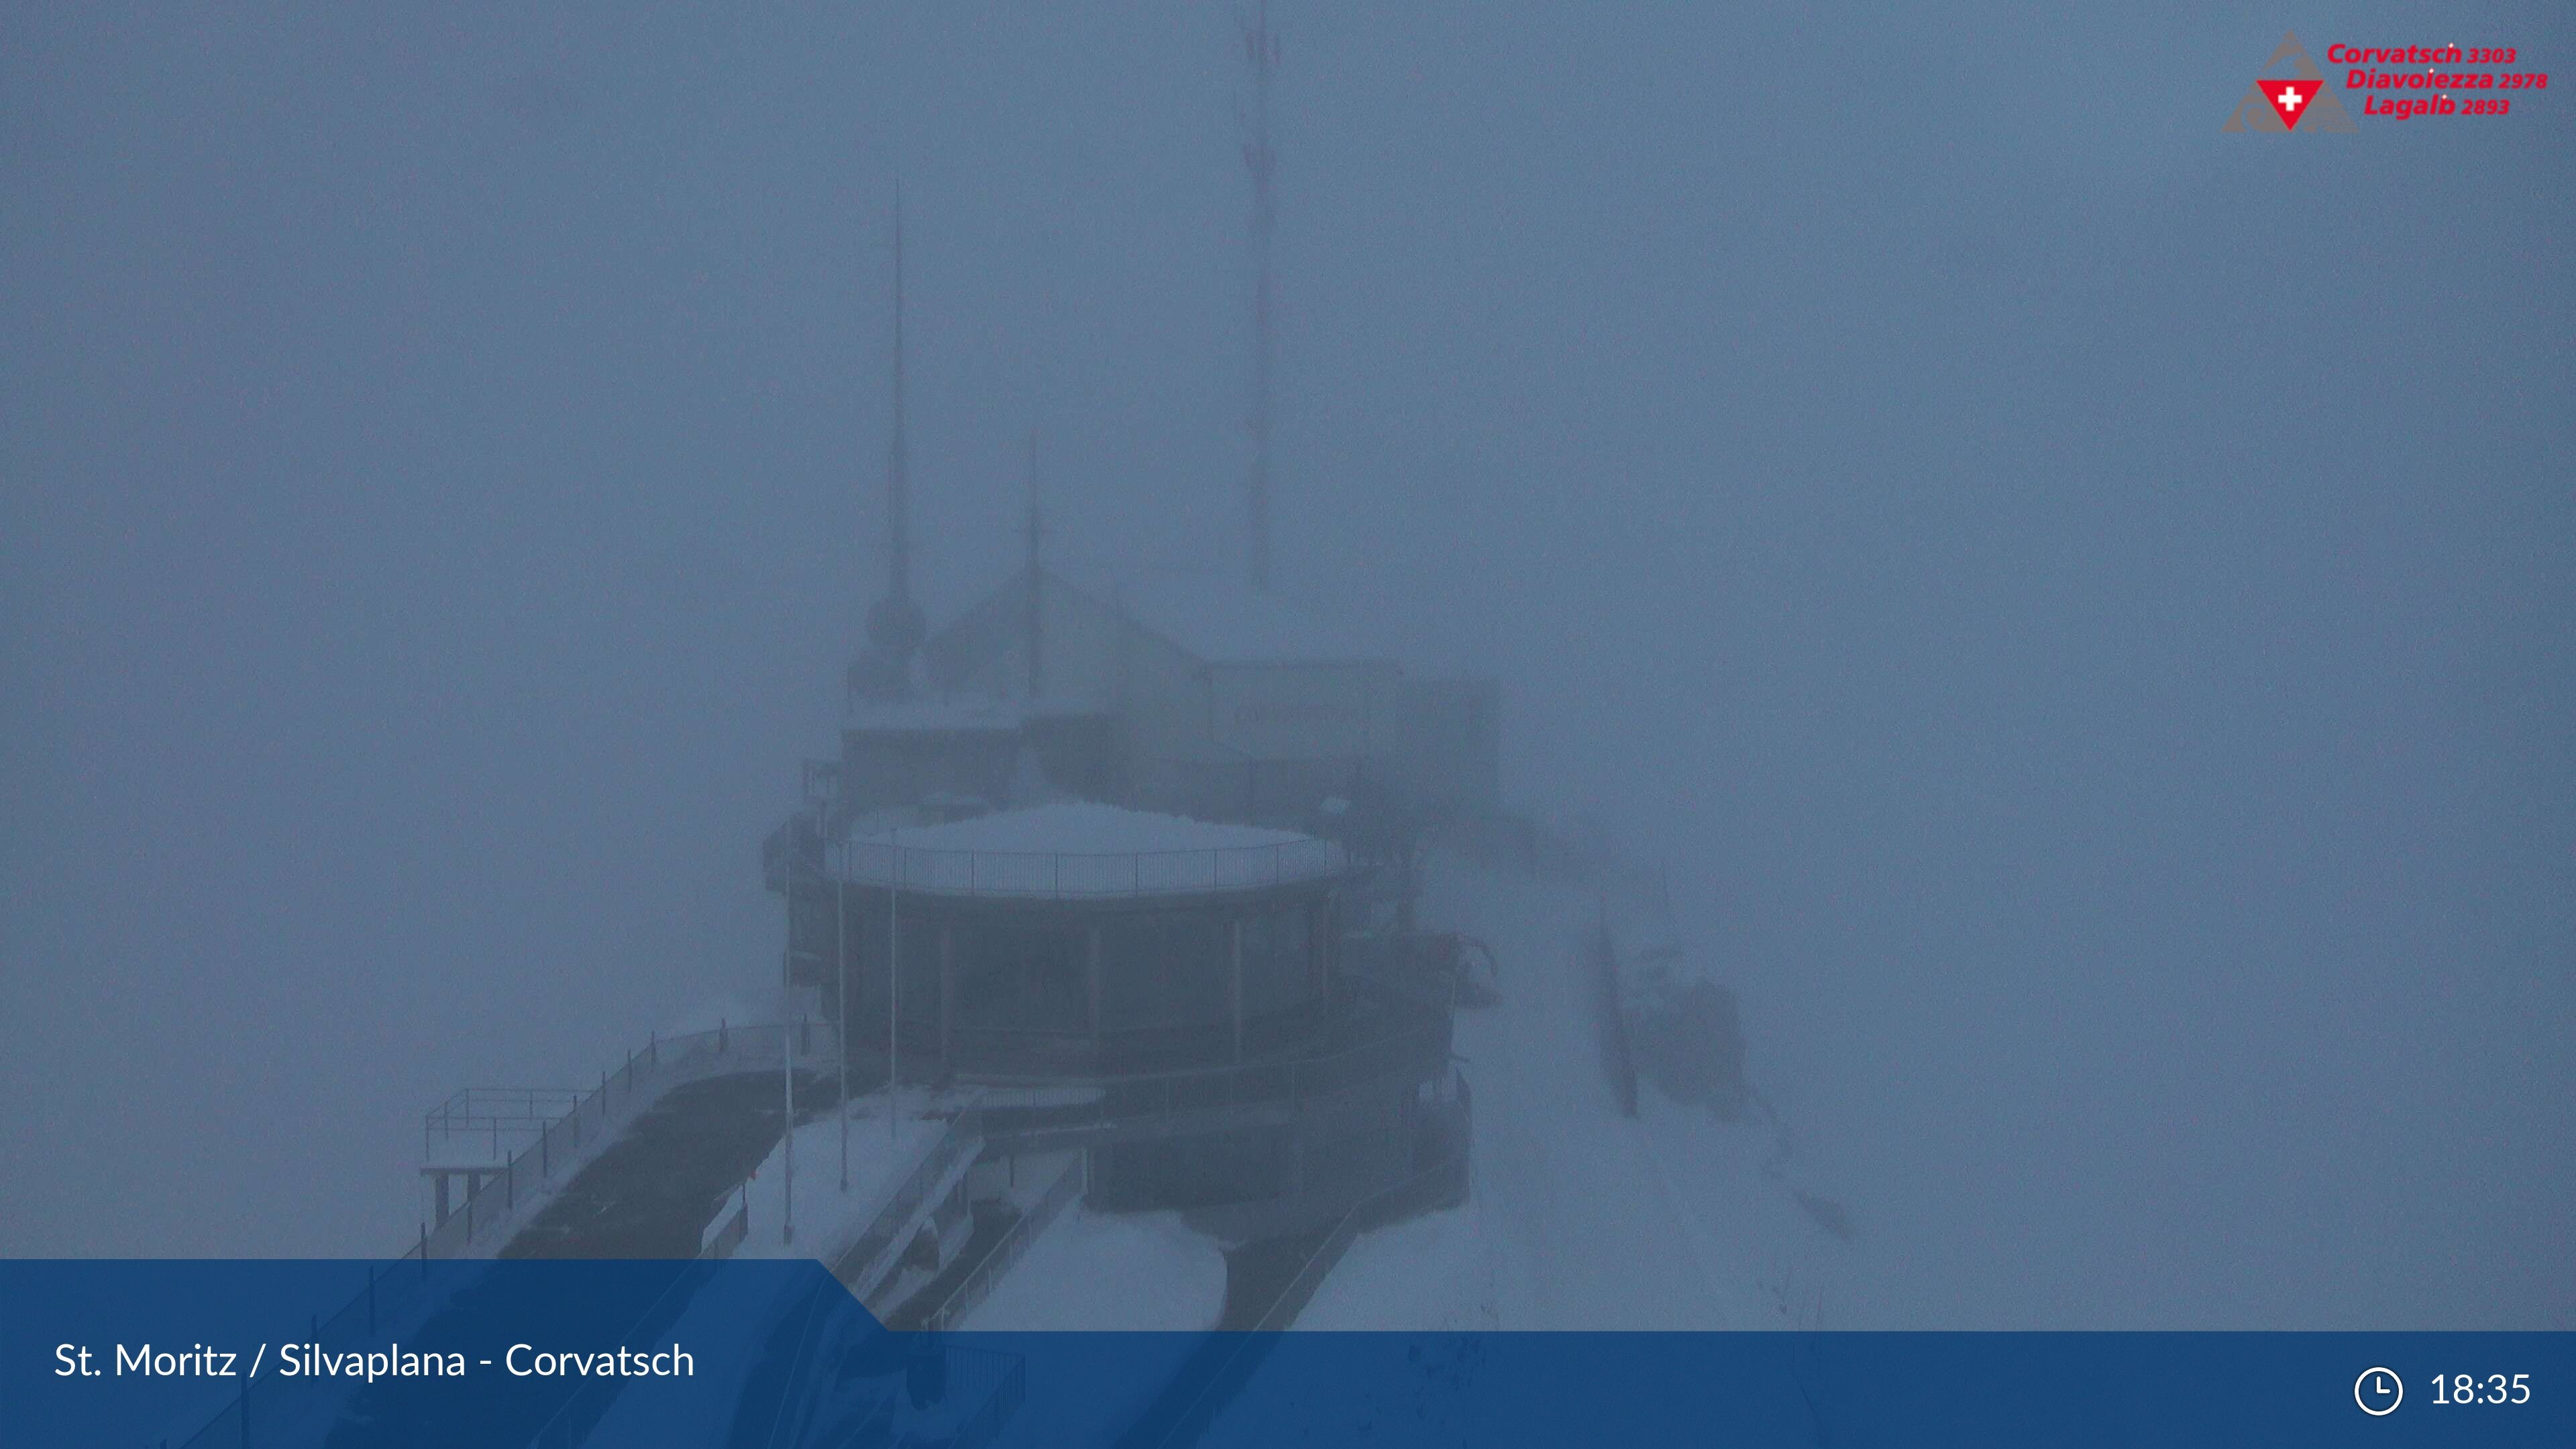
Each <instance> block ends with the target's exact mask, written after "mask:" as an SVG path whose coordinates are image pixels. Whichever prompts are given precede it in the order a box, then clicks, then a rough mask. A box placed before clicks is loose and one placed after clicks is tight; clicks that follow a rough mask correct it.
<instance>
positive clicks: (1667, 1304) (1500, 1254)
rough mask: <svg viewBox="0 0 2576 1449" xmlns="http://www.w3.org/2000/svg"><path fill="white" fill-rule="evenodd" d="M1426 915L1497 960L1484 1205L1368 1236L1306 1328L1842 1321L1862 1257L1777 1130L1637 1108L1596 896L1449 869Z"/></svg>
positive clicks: (1681, 1107) (1478, 1121)
mask: <svg viewBox="0 0 2576 1449" xmlns="http://www.w3.org/2000/svg"><path fill="white" fill-rule="evenodd" d="M1422 917H1423V921H1424V923H1425V925H1426V926H1427V927H1429V928H1431V929H1441V930H1460V931H1465V932H1467V933H1469V934H1472V935H1475V936H1479V937H1482V938H1483V939H1485V940H1486V941H1488V942H1490V943H1491V944H1492V945H1493V947H1494V950H1495V953H1496V957H1497V965H1498V971H1497V976H1498V979H1499V983H1500V986H1501V993H1502V1000H1501V1002H1500V1004H1498V1005H1496V1006H1493V1007H1489V1008H1485V1009H1481V1010H1471V1011H1465V1012H1462V1013H1460V1015H1459V1017H1458V1026H1457V1050H1458V1053H1459V1055H1460V1056H1461V1057H1462V1058H1463V1065H1462V1068H1461V1070H1462V1071H1463V1072H1464V1074H1465V1076H1466V1078H1467V1080H1468V1083H1469V1085H1470V1087H1471V1088H1472V1090H1473V1094H1474V1102H1475V1147H1474V1166H1473V1174H1472V1178H1471V1186H1470V1194H1469V1200H1468V1202H1467V1204H1466V1205H1465V1206H1464V1207H1461V1208H1458V1209H1455V1210H1453V1211H1449V1212H1443V1213H1436V1214H1432V1215H1429V1216H1426V1217H1422V1218H1416V1219H1414V1220H1412V1221H1410V1222H1405V1223H1399V1224H1396V1225H1393V1226H1391V1227H1388V1228H1384V1229H1380V1230H1378V1231H1376V1232H1373V1233H1368V1234H1364V1235H1363V1236H1361V1238H1360V1239H1359V1240H1358V1241H1357V1242H1356V1243H1354V1244H1353V1245H1352V1247H1351V1250H1350V1252H1349V1253H1348V1254H1347V1255H1346V1256H1345V1257H1344V1258H1343V1260H1342V1262H1341V1263H1340V1264H1339V1265H1338V1266H1337V1267H1336V1268H1335V1269H1334V1270H1333V1272H1332V1273H1331V1274H1330V1275H1329V1276H1327V1277H1326V1278H1325V1280H1324V1283H1323V1285H1322V1287H1321V1288H1320V1289H1319V1290H1318V1291H1317V1292H1316V1295H1315V1298H1314V1300H1313V1302H1311V1303H1310V1304H1309V1305H1308V1306H1307V1309H1306V1311H1305V1312H1304V1313H1303V1314H1301V1315H1300V1316H1299V1318H1298V1320H1297V1325H1296V1326H1297V1327H1299V1328H1301V1329H1417V1330H1438V1329H1470V1328H1502V1329H1701V1328H1766V1327H1781V1326H1805V1325H1807V1324H1809V1323H1812V1322H1815V1321H1818V1319H1819V1317H1820V1316H1822V1315H1823V1314H1825V1313H1828V1312H1829V1307H1830V1305H1829V1302H1828V1301H1827V1300H1828V1299H1829V1297H1830V1292H1829V1290H1830V1284H1831V1282H1832V1280H1833V1279H1834V1277H1835V1276H1836V1275H1838V1274H1839V1273H1841V1272H1843V1271H1845V1270H1846V1269H1847V1268H1848V1266H1849V1264H1850V1263H1851V1262H1852V1261H1853V1254H1854V1251H1855V1249H1854V1247H1853V1245H1852V1244H1850V1243H1848V1242H1846V1241H1845V1240H1844V1239H1843V1238H1841V1237H1839V1236H1837V1235H1835V1234H1834V1233H1832V1232H1830V1231H1827V1230H1826V1228H1825V1227H1824V1226H1822V1225H1821V1224H1820V1223H1819V1222H1818V1220H1817V1219H1816V1218H1815V1217H1814V1216H1813V1215H1812V1214H1811V1212H1810V1210H1809V1209H1807V1208H1805V1207H1802V1206H1801V1204H1800V1202H1799V1197H1798V1194H1799V1191H1800V1189H1799V1187H1798V1185H1797V1184H1795V1183H1794V1182H1793V1181H1792V1180H1791V1178H1790V1176H1789V1174H1788V1173H1787V1172H1786V1170H1785V1168H1784V1163H1783V1154H1782V1150H1781V1146H1780V1143H1779V1141H1778V1139H1777V1136H1776V1133H1775V1132H1774V1131H1773V1129H1772V1128H1771V1127H1770V1126H1769V1125H1768V1124H1767V1123H1766V1124H1760V1125H1757V1124H1754V1123H1752V1122H1750V1121H1747V1122H1742V1123H1735V1124H1729V1123H1727V1122H1724V1121H1721V1120H1720V1119H1719V1118H1717V1117H1716V1116H1715V1115H1713V1114H1712V1113H1711V1112H1710V1111H1709V1110H1708V1109H1707V1107H1706V1106H1704V1105H1691V1104H1684V1103H1679V1102H1675V1101H1674V1100H1673V1099H1672V1098H1671V1097H1670V1096H1669V1095H1667V1094H1666V1093H1664V1092H1662V1091H1660V1090H1658V1089H1656V1088H1655V1087H1654V1086H1653V1085H1652V1083H1651V1081H1650V1082H1649V1084H1648V1086H1647V1089H1646V1090H1645V1091H1644V1092H1642V1093H1641V1094H1640V1101H1639V1111H1638V1115H1637V1116H1636V1117H1635V1118H1629V1117H1627V1116H1625V1115H1623V1114H1622V1112H1621V1110H1620V1107H1619V1104H1618V1102H1617V1100H1616V1098H1615V1095H1614V1093H1613V1090H1612V1087H1611V1083H1610V1081H1609V1079H1608V1076H1607V1074H1606V1073H1605V1071H1604V1070H1603V1066H1602V1060H1601V1053H1600V1050H1599V1046H1598V1038H1597V1035H1596V1032H1595V1025H1594V1023H1595V1017H1594V1009H1595V1007H1594V997H1593V995H1592V981H1591V980H1590V978H1589V972H1590V970H1591V967H1590V962H1589V959H1588V957H1587V947H1588V945H1589V944H1590V939H1589V938H1590V937H1591V935H1592V934H1593V933H1597V932H1598V930H1599V929H1600V922H1601V899H1600V897H1599V895H1598V894H1597V893H1595V892H1594V891H1592V890H1590V889H1587V888H1584V887H1578V886H1559V885H1550V884H1547V883H1543V882H1540V881H1536V880H1533V879H1531V878H1530V877H1528V876H1525V875H1521V874H1518V873H1515V872H1511V871H1508V870H1503V869H1493V868H1485V867H1479V866H1475V865H1471V864H1468V863H1466V862H1464V861H1461V860H1458V859H1456V858H1455V857H1448V856H1441V857H1435V858H1434V860H1433V861H1432V864H1431V869H1430V874H1429V879H1428V882H1427V889H1426V891H1425V895H1424V899H1423V903H1422ZM1248 1402H1249V1396H1247V1403H1248ZM1246 1412H1251V1410H1250V1409H1249V1408H1247V1410H1246ZM1316 1427H1318V1428H1324V1427H1328V1426H1326V1425H1324V1424H1322V1423H1321V1422H1320V1421H1319V1422H1318V1424H1317V1426H1316Z"/></svg>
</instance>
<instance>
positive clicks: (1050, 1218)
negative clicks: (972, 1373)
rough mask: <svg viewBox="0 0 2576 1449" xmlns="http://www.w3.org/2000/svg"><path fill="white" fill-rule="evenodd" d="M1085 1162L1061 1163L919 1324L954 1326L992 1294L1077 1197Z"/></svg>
mask: <svg viewBox="0 0 2576 1449" xmlns="http://www.w3.org/2000/svg"><path fill="white" fill-rule="evenodd" d="M1089 1162H1090V1159H1089V1158H1088V1157H1085V1156H1079V1155H1077V1156H1076V1157H1075V1158H1074V1159H1073V1160H1072V1161H1071V1162H1068V1163H1066V1164H1065V1165H1064V1170H1063V1171H1062V1172H1059V1173H1057V1174H1056V1178H1055V1181H1054V1182H1052V1183H1050V1184H1048V1185H1047V1190H1046V1191H1045V1192H1044V1193H1042V1194H1040V1195H1039V1197H1038V1200H1037V1201H1036V1202H1035V1203H1033V1204H1031V1205H1030V1207H1029V1210H1028V1211H1027V1212H1026V1213H1024V1214H1022V1215H1021V1217H1020V1220H1019V1221H1018V1222H1015V1223H1013V1224H1011V1229H1010V1231H1009V1232H1008V1233H1005V1234H1004V1235H1003V1237H1002V1241H1000V1242H999V1243H996V1244H994V1245H993V1250H992V1251H991V1252H989V1253H987V1254H985V1255H984V1261H983V1262H981V1263H979V1264H977V1265H976V1267H975V1271H974V1272H972V1273H969V1274H967V1275H966V1281H965V1282H963V1283H960V1284H958V1285H957V1288H956V1291H954V1292H952V1293H950V1294H949V1295H948V1297H947V1298H946V1299H945V1300H944V1301H942V1302H941V1303H940V1305H939V1306H938V1307H937V1308H934V1309H932V1310H930V1316H929V1317H928V1318H927V1319H925V1320H923V1322H922V1325H921V1326H922V1328H923V1329H924V1330H925V1331H927V1332H930V1333H938V1332H940V1331H942V1330H944V1329H948V1328H953V1327H955V1326H956V1325H957V1323H958V1322H959V1321H960V1320H962V1319H964V1318H965V1316H966V1315H967V1314H969V1313H972V1312H974V1311H975V1310H976V1308H977V1307H979V1306H980V1305H981V1304H982V1303H983V1301H984V1300H985V1299H986V1298H989V1297H991V1296H992V1293H993V1286H994V1285H995V1284H997V1283H999V1282H1001V1281H1002V1275H1003V1274H1005V1273H1008V1272H1010V1271H1011V1268H1012V1266H1013V1265H1014V1264H1016V1263H1018V1262H1019V1261H1020V1259H1021V1258H1022V1257H1024V1256H1026V1255H1027V1253H1028V1251H1029V1245H1030V1244H1032V1243H1034V1242H1036V1241H1037V1240H1038V1235H1039V1234H1041V1233H1044V1232H1045V1231H1046V1230H1047V1227H1048V1225H1050V1224H1052V1223H1053V1222H1054V1221H1055V1220H1056V1218H1057V1217H1058V1216H1059V1215H1060V1214H1062V1213H1063V1212H1064V1210H1065V1209H1066V1208H1067V1207H1069V1206H1071V1205H1072V1204H1074V1203H1076V1202H1079V1201H1080V1200H1081V1198H1082V1194H1083V1190H1084V1188H1085V1187H1086V1186H1087V1185H1088V1177H1089V1174H1088V1171H1087V1167H1088V1164H1089Z"/></svg>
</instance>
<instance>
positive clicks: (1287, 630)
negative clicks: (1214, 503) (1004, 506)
mask: <svg viewBox="0 0 2576 1449" xmlns="http://www.w3.org/2000/svg"><path fill="white" fill-rule="evenodd" d="M1107 597H1108V598H1109V600H1110V602H1112V603H1114V604H1115V605H1116V606H1117V607H1119V608H1121V609H1124V610H1125V611H1126V613H1127V615H1128V617H1129V618H1131V619H1133V620H1135V621H1136V622H1137V623H1138V624H1139V625H1142V626H1143V627H1144V628H1146V629H1148V630H1151V631H1152V632H1154V633H1156V634H1160V635H1162V636H1163V637H1164V638H1166V639H1169V640H1171V641H1172V642H1173V643H1175V644H1177V645H1179V646H1180V647H1181V648H1182V649H1183V650H1185V651H1187V652H1188V653H1189V654H1191V655H1192V656H1193V657H1195V658H1197V659H1200V660H1203V661H1205V662H1207V663H1210V664H1313V663H1335V664H1342V663H1350V662H1353V661H1357V660H1376V659H1379V658H1382V657H1383V656H1381V655H1378V654H1376V653H1373V652H1372V651H1370V650H1367V649H1364V648H1361V647H1359V646H1358V645H1357V644H1355V643H1354V642H1353V641H1351V640H1349V639H1346V638H1343V637H1342V636H1341V635H1340V634H1338V633H1336V632H1335V631H1333V630H1331V629H1327V628H1325V627H1324V626H1323V625H1322V624H1320V623H1318V622H1316V621H1315V619H1314V618H1313V617H1312V616H1310V615H1309V614H1307V613H1306V611H1305V610H1303V609H1301V608H1299V607H1298V606H1297V605H1296V604H1294V603H1292V602H1290V601H1289V600H1287V599H1284V598H1282V597H1280V596H1279V595H1278V594H1276V593H1260V592H1255V591H1254V590H1252V589H1250V588H1247V587H1245V586H1243V585H1241V584H1236V583H1232V582H1229V581H1225V580H1219V579H1213V578H1207V577H1191V576H1182V575H1162V576H1156V577H1147V578H1141V579H1134V580H1130V581H1128V582H1126V583H1124V584H1121V585H1120V586H1119V587H1118V588H1117V589H1116V590H1114V591H1112V592H1111V593H1110V594H1109V595H1108V596H1107Z"/></svg>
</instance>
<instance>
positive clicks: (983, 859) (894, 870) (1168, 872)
mask: <svg viewBox="0 0 2576 1449" xmlns="http://www.w3.org/2000/svg"><path fill="white" fill-rule="evenodd" d="M1345 863H1346V857H1344V855H1343V854H1342V851H1341V848H1340V847H1339V846H1336V845H1333V844H1332V843H1330V842H1328V841H1322V840H1317V839H1315V838H1314V837H1313V836H1310V835H1301V834H1299V833H1297V832H1296V831H1293V830H1270V829H1265V828H1263V827H1261V826H1257V825H1226V824H1219V823H1217V822H1214V821H1207V820H1192V819H1189V818H1187V817H1186V816H1180V815H1157V814H1153V813H1151V812H1149V811H1143V810H1122V809H1120V808H1118V807H1117V806H1114V805H1100V804H1094V803H1091V802H1089V801H1068V802H1065V803H1062V804H1055V805H1039V806H1035V807H1032V808H1030V809H1026V810H1006V811H1003V812H1001V813H999V814H994V815H981V816H977V817H976V818H974V819H972V820H958V821H952V822H950V823H948V824H945V825H930V826H924V827H922V828H920V829H917V830H905V831H902V832H900V833H899V834H897V835H889V834H887V833H885V832H882V831H876V830H869V831H866V832H864V833H862V832H861V831H859V830H853V831H852V833H851V837H850V841H849V850H848V858H847V861H846V863H845V864H844V865H843V867H842V873H843V874H844V875H845V878H847V879H849V880H852V881H855V882H858V883H860V884H865V885H888V884H893V885H898V886H900V887H901V888H902V889H904V890H907V891H924V892H929V893H933V894H940V895H996V896H1039V897H1065V898H1073V897H1082V898H1090V897H1103V896H1137V895H1184V894H1191V893H1196V892H1206V891H1240V890H1257V889H1259V888H1261V887H1264V886H1270V885H1284V884H1289V883H1292V882H1298V881H1311V880H1321V879H1326V878H1329V877H1331V876H1333V875H1336V874H1339V873H1340V872H1341V871H1342V869H1343V868H1344V866H1345Z"/></svg>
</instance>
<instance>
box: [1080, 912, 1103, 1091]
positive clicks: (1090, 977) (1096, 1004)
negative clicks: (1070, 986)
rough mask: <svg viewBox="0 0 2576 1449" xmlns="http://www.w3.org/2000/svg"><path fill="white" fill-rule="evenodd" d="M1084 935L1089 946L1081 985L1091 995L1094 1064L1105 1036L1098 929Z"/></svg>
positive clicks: (1090, 930)
mask: <svg viewBox="0 0 2576 1449" xmlns="http://www.w3.org/2000/svg"><path fill="white" fill-rule="evenodd" d="M1085 935H1086V936H1087V937H1088V938H1089V945H1088V948H1087V950H1086V952H1085V956H1084V961H1083V968H1082V969H1083V984H1084V986H1085V987H1086V988H1088V989H1089V991H1090V993H1091V1008H1090V1011H1091V1017H1090V1020H1091V1055H1092V1059H1093V1061H1094V1062H1095V1063H1096V1062H1097V1061H1098V1060H1099V1057H1100V1048H1101V1045H1102V1042H1101V1038H1102V1037H1104V1036H1105V1035H1107V1033H1106V1032H1105V1031H1104V1030H1103V1029H1102V1025H1101V1020H1100V927H1098V926H1096V925H1095V926H1093V927H1091V928H1090V929H1089V930H1088V931H1087V932H1085Z"/></svg>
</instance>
